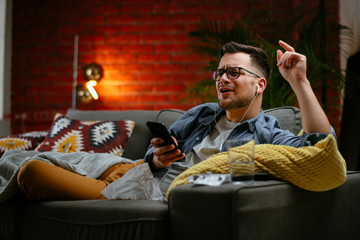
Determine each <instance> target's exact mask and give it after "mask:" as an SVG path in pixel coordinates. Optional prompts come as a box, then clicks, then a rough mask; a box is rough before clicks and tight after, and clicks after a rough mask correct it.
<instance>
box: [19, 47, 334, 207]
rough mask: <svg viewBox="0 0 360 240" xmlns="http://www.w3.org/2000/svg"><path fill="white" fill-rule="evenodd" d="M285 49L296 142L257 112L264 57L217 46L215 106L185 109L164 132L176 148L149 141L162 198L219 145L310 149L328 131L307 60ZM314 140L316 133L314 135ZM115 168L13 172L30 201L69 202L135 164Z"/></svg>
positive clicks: (282, 66) (282, 64)
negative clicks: (88, 172)
mask: <svg viewBox="0 0 360 240" xmlns="http://www.w3.org/2000/svg"><path fill="white" fill-rule="evenodd" d="M279 43H280V46H282V47H283V48H284V49H285V50H286V52H285V53H283V52H282V51H280V50H279V51H278V52H277V60H278V66H279V70H280V72H281V74H282V75H283V77H284V78H285V79H286V80H287V81H288V82H289V83H290V85H291V87H292V89H293V90H294V91H295V94H296V96H297V97H298V101H299V104H300V108H301V111H302V121H303V129H304V132H305V133H306V134H305V135H302V136H300V137H298V136H295V135H293V134H291V133H290V132H288V131H283V130H281V129H280V127H279V123H278V121H277V120H276V119H275V118H274V117H270V116H265V115H264V113H263V111H262V110H261V102H262V94H263V92H264V90H265V88H266V83H267V80H268V78H269V72H270V70H269V64H268V61H267V58H266V55H265V53H264V52H263V51H262V50H261V49H258V48H254V47H251V46H245V45H241V44H237V43H229V44H226V45H225V46H224V47H223V48H222V53H221V56H222V58H221V61H220V63H219V67H218V69H216V70H214V71H213V73H212V74H213V79H214V80H215V81H216V89H217V92H218V102H219V103H218V104H215V103H208V104H203V105H200V106H197V107H195V108H193V109H191V110H189V111H187V112H186V113H185V114H184V115H183V116H182V117H181V118H180V119H179V120H177V121H176V122H175V123H174V124H173V125H172V126H171V127H170V132H171V134H172V136H173V137H174V139H175V140H176V141H177V144H178V145H179V149H178V150H176V151H174V148H175V146H173V145H168V146H160V145H161V143H163V139H160V138H154V139H152V140H151V145H150V147H149V149H148V151H147V154H146V156H145V159H144V161H145V162H148V163H149V165H150V167H151V169H152V171H153V174H154V176H155V177H156V178H158V180H159V182H160V188H161V191H162V192H163V193H165V192H166V190H167V189H168V187H169V185H170V183H171V182H172V181H173V179H174V178H175V177H176V176H178V175H179V174H180V173H181V172H183V171H184V170H186V169H188V168H189V167H191V166H193V165H194V164H196V163H198V162H200V161H203V160H205V159H207V158H208V157H210V156H211V155H213V154H215V153H218V152H220V151H224V149H225V144H224V143H225V141H226V140H227V139H234V138H239V139H241V138H244V139H247V138H252V139H255V141H256V143H272V144H283V145H291V146H296V147H299V146H305V145H309V144H313V143H314V141H313V136H314V134H315V133H316V135H317V136H316V139H319V137H318V135H319V133H322V134H323V135H324V136H326V135H327V134H329V133H333V134H334V131H333V129H332V128H331V126H330V125H329V121H328V119H327V117H326V115H325V114H324V112H323V111H322V109H321V107H320V105H319V103H318V101H317V99H316V97H315V95H314V93H313V91H312V89H311V86H310V83H309V81H308V80H307V78H306V58H305V56H303V55H301V54H298V53H296V52H295V51H294V49H293V48H292V47H291V46H289V45H288V44H286V43H284V42H282V41H280V42H279ZM320 135H321V134H320ZM141 163H142V162H141V161H139V162H137V163H136V164H134V163H119V164H116V165H114V166H112V167H110V168H109V169H107V170H106V171H105V172H104V173H103V174H102V175H101V176H100V177H99V178H98V179H92V178H88V177H84V176H82V175H79V174H77V173H73V172H70V171H68V170H65V169H63V168H62V167H59V166H55V165H52V164H50V163H47V162H43V161H40V160H32V161H29V162H27V163H26V164H25V165H24V166H23V167H21V168H20V170H19V173H18V175H17V182H18V186H19V187H20V189H21V190H22V192H23V193H24V194H25V196H26V197H27V198H29V199H31V200H49V199H52V200H54V199H56V200H74V199H98V198H105V196H103V195H102V190H103V189H104V188H105V187H106V186H107V185H108V184H109V183H111V182H113V181H115V180H116V179H118V178H120V177H121V176H123V175H124V174H125V172H126V171H127V170H129V169H131V168H133V167H134V166H136V165H138V164H141Z"/></svg>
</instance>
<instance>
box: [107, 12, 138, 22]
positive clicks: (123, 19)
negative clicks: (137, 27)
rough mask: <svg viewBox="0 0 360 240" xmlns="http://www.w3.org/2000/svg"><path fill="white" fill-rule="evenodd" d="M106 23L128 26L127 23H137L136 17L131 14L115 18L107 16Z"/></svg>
mask: <svg viewBox="0 0 360 240" xmlns="http://www.w3.org/2000/svg"><path fill="white" fill-rule="evenodd" d="M106 22H107V23H108V24H129V23H137V22H138V16H137V15H131V14H121V15H115V16H107V17H106Z"/></svg>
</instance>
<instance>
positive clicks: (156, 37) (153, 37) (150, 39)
mask: <svg viewBox="0 0 360 240" xmlns="http://www.w3.org/2000/svg"><path fill="white" fill-rule="evenodd" d="M170 40H171V35H170V34H143V35H140V36H139V42H140V43H152V44H156V43H168V42H169V41H170Z"/></svg>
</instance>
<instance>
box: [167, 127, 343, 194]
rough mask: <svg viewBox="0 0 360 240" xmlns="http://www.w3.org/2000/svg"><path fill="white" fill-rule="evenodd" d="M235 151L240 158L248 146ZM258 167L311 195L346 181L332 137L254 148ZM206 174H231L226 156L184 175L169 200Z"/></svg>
mask: <svg viewBox="0 0 360 240" xmlns="http://www.w3.org/2000/svg"><path fill="white" fill-rule="evenodd" d="M235 149H236V150H237V151H238V153H239V155H241V154H244V153H246V152H247V151H248V145H243V146H239V147H236V148H235ZM255 166H256V169H255V171H256V172H263V173H268V174H271V175H272V176H274V177H276V178H279V179H282V180H284V181H287V182H290V183H292V184H294V185H296V186H298V187H300V188H303V189H305V190H309V191H327V190H330V189H333V188H336V187H338V186H340V185H341V184H343V183H344V182H345V180H346V163H345V160H344V159H343V157H342V156H341V154H340V152H339V151H338V148H337V144H336V140H335V138H334V136H333V135H331V134H330V135H328V136H327V137H326V138H325V139H324V140H321V141H319V142H318V143H316V144H315V146H306V147H300V148H295V147H289V146H283V145H272V144H259V145H255ZM207 172H212V173H214V174H215V173H216V174H226V173H229V163H228V155H227V152H222V153H219V154H216V155H213V156H212V157H210V158H208V159H206V160H205V161H202V162H200V163H198V164H196V165H195V166H193V167H191V168H190V169H188V170H186V171H184V172H183V173H182V174H180V175H179V176H178V177H177V178H176V179H175V180H174V181H173V182H172V184H171V185H170V187H169V189H168V191H167V194H166V197H167V198H168V197H169V194H170V191H171V189H173V188H174V187H176V186H179V185H182V184H186V183H188V177H189V176H191V175H196V174H205V173H207Z"/></svg>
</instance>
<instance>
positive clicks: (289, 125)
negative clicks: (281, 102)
mask: <svg viewBox="0 0 360 240" xmlns="http://www.w3.org/2000/svg"><path fill="white" fill-rule="evenodd" d="M264 113H265V114H267V115H271V116H274V117H276V118H277V119H278V120H279V122H280V127H281V129H285V130H289V131H290V132H292V133H294V134H295V135H297V134H298V133H299V132H300V130H301V129H302V125H301V113H300V109H298V108H296V107H291V106H285V107H278V108H271V109H267V110H264Z"/></svg>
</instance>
